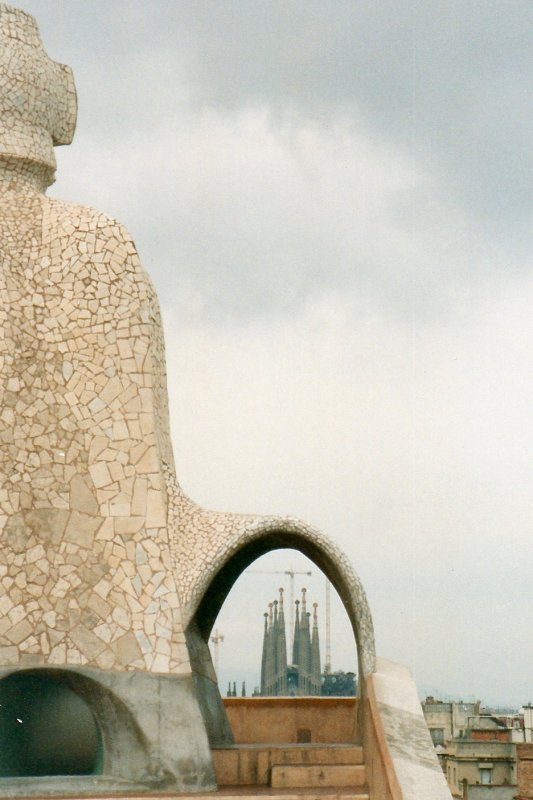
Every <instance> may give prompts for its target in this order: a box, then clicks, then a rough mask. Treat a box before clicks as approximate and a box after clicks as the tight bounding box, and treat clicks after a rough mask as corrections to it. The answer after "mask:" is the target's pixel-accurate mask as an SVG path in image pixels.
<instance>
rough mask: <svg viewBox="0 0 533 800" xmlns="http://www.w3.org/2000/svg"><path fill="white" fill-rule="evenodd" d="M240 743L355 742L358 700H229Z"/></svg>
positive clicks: (283, 698) (234, 727) (235, 734)
mask: <svg viewBox="0 0 533 800" xmlns="http://www.w3.org/2000/svg"><path fill="white" fill-rule="evenodd" d="M224 706H225V708H226V713H227V715H228V719H229V722H230V725H231V729H232V731H233V737H234V739H235V743H236V744H251V743H254V744H263V743H269V744H273V743H276V742H279V743H297V742H299V741H300V742H301V741H302V737H307V735H308V736H309V737H310V738H305V739H304V741H308V742H312V743H317V742H329V743H354V742H356V741H357V707H358V699H357V698H356V697H226V698H224Z"/></svg>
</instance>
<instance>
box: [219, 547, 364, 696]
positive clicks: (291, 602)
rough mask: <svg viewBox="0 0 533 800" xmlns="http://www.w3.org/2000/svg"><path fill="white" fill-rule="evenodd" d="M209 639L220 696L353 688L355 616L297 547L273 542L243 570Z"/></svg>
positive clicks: (350, 691)
mask: <svg viewBox="0 0 533 800" xmlns="http://www.w3.org/2000/svg"><path fill="white" fill-rule="evenodd" d="M305 617H306V619H305ZM209 645H210V649H211V657H212V660H213V666H214V668H215V672H216V674H217V678H218V684H219V688H220V691H221V694H222V695H223V696H224V695H225V696H230V697H231V696H248V697H250V696H287V697H290V696H292V697H295V696H303V695H309V696H353V695H355V694H356V685H357V680H356V676H357V652H356V647H355V639H354V635H353V631H352V629H351V626H350V621H349V619H348V616H347V614H346V611H345V609H344V608H343V606H342V603H341V601H340V598H339V597H338V595H337V593H336V591H335V589H334V588H333V587H332V586H331V584H330V583H329V581H328V580H327V578H326V577H325V575H324V573H323V572H322V570H320V569H319V568H318V567H317V566H316V564H314V563H313V562H312V561H310V560H309V559H308V558H307V557H306V556H304V555H302V553H301V552H299V551H296V550H273V551H271V552H269V553H267V554H266V555H264V556H261V557H260V558H258V559H257V560H256V561H254V562H253V563H252V564H251V565H250V566H249V567H248V568H247V569H246V570H245V571H244V572H243V573H242V574H241V575H240V576H239V578H238V579H237V581H236V582H235V584H234V585H233V587H232V589H231V591H230V592H229V594H228V596H227V597H226V600H225V602H224V604H223V606H222V608H221V610H220V613H219V615H218V617H217V619H216V622H215V624H214V627H213V629H212V631H211V635H210V638H209Z"/></svg>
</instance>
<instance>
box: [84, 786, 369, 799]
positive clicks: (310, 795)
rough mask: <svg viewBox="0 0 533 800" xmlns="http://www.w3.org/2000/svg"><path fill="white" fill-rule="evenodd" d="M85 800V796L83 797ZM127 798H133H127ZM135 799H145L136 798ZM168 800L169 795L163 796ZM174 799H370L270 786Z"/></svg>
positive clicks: (357, 793)
mask: <svg viewBox="0 0 533 800" xmlns="http://www.w3.org/2000/svg"><path fill="white" fill-rule="evenodd" d="M84 800H85V798H84ZM127 800H133V799H132V798H128V799H127ZM135 800H146V798H144V799H143V798H136V799H135ZM165 800H169V797H165ZM175 800H370V795H369V794H368V792H367V791H365V790H364V789H342V788H339V789H319V788H314V789H313V788H311V789H309V788H308V789H298V788H295V789H285V790H284V789H271V788H270V787H266V786H265V787H246V788H245V787H228V788H226V789H219V790H218V791H217V792H213V793H212V794H209V795H205V794H201V795H178V796H176V798H175Z"/></svg>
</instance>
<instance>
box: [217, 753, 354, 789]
mask: <svg viewBox="0 0 533 800" xmlns="http://www.w3.org/2000/svg"><path fill="white" fill-rule="evenodd" d="M212 755H213V762H214V765H215V771H216V776H217V783H218V785H219V786H249V785H254V786H266V785H268V784H269V783H270V774H271V770H272V768H273V767H274V766H283V765H295V766H296V765H301V766H305V765H307V766H311V765H313V764H320V765H335V764H338V765H354V764H362V763H363V758H364V756H363V748H362V747H357V746H356V745H342V744H337V745H331V744H322V745H320V744H316V745H308V744H306V745H300V744H294V745H293V744H283V745H265V744H261V745H234V746H232V747H221V748H216V749H214V750H213V751H212Z"/></svg>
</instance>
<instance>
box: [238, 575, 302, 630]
mask: <svg viewBox="0 0 533 800" xmlns="http://www.w3.org/2000/svg"><path fill="white" fill-rule="evenodd" d="M246 572H253V573H255V574H256V575H288V576H289V578H290V579H291V584H290V586H291V591H290V594H291V605H290V608H291V613H290V617H289V625H290V639H289V641H290V642H292V641H293V640H294V576H295V575H312V574H313V573H312V572H311V570H309V571H308V572H301V571H298V570H294V569H292V568H291V569H247V570H246Z"/></svg>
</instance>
